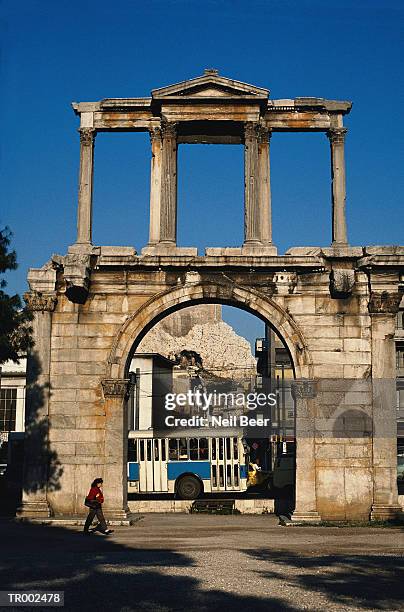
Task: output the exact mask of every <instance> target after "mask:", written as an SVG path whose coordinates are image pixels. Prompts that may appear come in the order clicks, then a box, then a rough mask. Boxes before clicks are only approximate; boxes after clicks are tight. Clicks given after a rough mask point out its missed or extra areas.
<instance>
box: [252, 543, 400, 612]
mask: <svg viewBox="0 0 404 612" xmlns="http://www.w3.org/2000/svg"><path fill="white" fill-rule="evenodd" d="M397 535H398V537H402V535H401V534H399V533H398V534H397ZM243 553H244V554H246V555H248V556H249V557H251V558H253V559H256V560H259V561H267V562H268V564H270V565H271V568H270V569H268V571H266V570H264V571H259V572H258V573H259V575H260V576H261V577H264V578H268V580H271V579H275V578H277V579H285V578H286V577H287V581H288V583H289V584H291V585H293V586H296V587H299V588H300V589H304V590H306V591H310V592H311V593H313V592H319V593H320V592H321V593H323V594H326V595H327V597H328V598H329V599H330V600H331V601H332V602H334V603H335V604H339V605H343V606H344V608H343V609H344V610H345V609H349V607H350V605H352V599H354V600H355V605H356V607H358V608H361V607H363V608H366V609H367V610H368V609H371V610H400V609H403V608H402V605H403V599H404V557H402V556H398V555H397V556H388V555H374V554H373V555H372V554H369V555H358V554H352V555H327V554H325V555H320V554H314V553H313V554H312V555H310V556H307V555H305V556H303V555H299V554H297V553H296V554H295V555H294V554H290V553H289V552H285V551H284V550H283V551H282V550H275V549H260V550H244V551H243ZM274 566H275V568H276V569H273V567H274ZM293 570H298V571H297V572H296V571H293ZM345 606H347V607H345Z"/></svg>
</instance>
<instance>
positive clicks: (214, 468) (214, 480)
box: [212, 465, 217, 487]
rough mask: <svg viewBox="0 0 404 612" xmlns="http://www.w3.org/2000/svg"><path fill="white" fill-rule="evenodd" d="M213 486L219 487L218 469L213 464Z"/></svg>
mask: <svg viewBox="0 0 404 612" xmlns="http://www.w3.org/2000/svg"><path fill="white" fill-rule="evenodd" d="M212 486H214V487H217V469H216V466H215V465H212Z"/></svg>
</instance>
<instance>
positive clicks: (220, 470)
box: [219, 464, 224, 487]
mask: <svg viewBox="0 0 404 612" xmlns="http://www.w3.org/2000/svg"><path fill="white" fill-rule="evenodd" d="M223 467H224V466H223V465H222V464H220V465H219V487H224V473H223Z"/></svg>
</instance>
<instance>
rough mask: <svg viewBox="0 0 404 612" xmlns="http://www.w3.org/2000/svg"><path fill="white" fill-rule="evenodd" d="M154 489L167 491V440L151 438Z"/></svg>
mask: <svg viewBox="0 0 404 612" xmlns="http://www.w3.org/2000/svg"><path fill="white" fill-rule="evenodd" d="M153 478H154V491H162V492H167V490H168V479H167V440H166V439H158V440H157V439H156V440H153Z"/></svg>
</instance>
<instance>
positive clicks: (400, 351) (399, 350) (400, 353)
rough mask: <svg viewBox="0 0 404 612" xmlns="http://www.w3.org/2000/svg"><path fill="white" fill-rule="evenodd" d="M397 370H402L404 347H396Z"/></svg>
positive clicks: (403, 366) (403, 365)
mask: <svg viewBox="0 0 404 612" xmlns="http://www.w3.org/2000/svg"><path fill="white" fill-rule="evenodd" d="M396 365H397V370H401V369H403V368H404V346H398V347H397V351H396Z"/></svg>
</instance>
